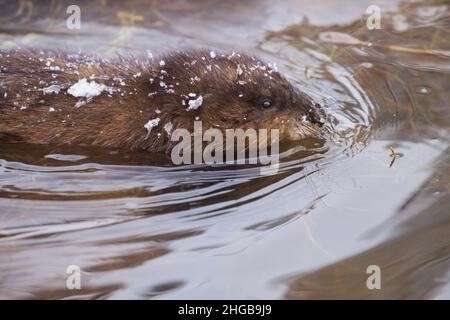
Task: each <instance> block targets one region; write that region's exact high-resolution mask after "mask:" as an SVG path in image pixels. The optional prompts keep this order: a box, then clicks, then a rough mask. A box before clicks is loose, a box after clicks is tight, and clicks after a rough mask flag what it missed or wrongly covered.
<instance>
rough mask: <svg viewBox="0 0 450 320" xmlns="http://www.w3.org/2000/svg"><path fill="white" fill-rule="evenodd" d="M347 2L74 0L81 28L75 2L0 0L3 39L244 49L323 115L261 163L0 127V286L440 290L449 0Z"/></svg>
mask: <svg viewBox="0 0 450 320" xmlns="http://www.w3.org/2000/svg"><path fill="white" fill-rule="evenodd" d="M349 3H350V2H349ZM351 3H352V5H350V4H348V5H347V6H344V5H343V4H342V1H339V2H331V1H314V3H310V2H307V1H302V0H297V1H295V0H284V1H281V2H277V3H276V4H275V3H273V2H270V1H258V2H257V1H251V2H247V1H246V2H242V1H226V2H224V1H214V0H211V1H206V0H204V1H182V0H178V1H171V2H169V3H166V2H162V1H151V2H146V1H145V2H144V1H138V0H135V1H130V2H123V3H120V2H114V1H111V2H110V1H96V2H84V1H81V2H80V7H81V10H82V19H83V20H82V28H81V30H79V31H77V30H75V31H73V30H68V29H66V28H65V20H64V19H65V17H66V14H65V9H66V7H67V5H68V4H69V3H68V2H67V1H66V2H64V1H51V2H48V4H46V5H43V4H39V5H38V4H36V3H32V2H30V1H21V2H14V1H1V0H0V8H1V10H0V20H1V25H0V30H1V33H0V47H1V48H2V49H7V48H14V47H16V46H31V47H38V48H47V49H48V48H52V49H54V48H60V49H63V50H83V51H86V52H94V53H96V54H99V55H114V54H115V52H116V51H119V52H121V53H127V54H128V53H132V54H135V55H137V56H139V55H141V54H147V50H150V51H152V52H154V53H158V52H164V51H167V50H170V49H173V48H180V47H181V48H183V47H205V46H209V47H215V48H219V49H220V48H222V49H227V50H232V49H234V50H243V51H251V52H255V53H256V54H258V55H260V56H261V57H263V58H264V59H266V60H268V61H274V62H277V64H278V65H279V66H280V69H281V71H282V72H283V73H285V74H286V76H287V77H288V78H289V79H290V80H291V81H293V82H294V83H296V85H298V86H299V87H301V88H302V89H303V90H305V91H306V92H308V93H309V94H310V95H311V96H313V97H314V98H315V100H316V101H318V102H320V103H321V104H322V105H324V107H325V108H326V112H327V114H328V122H327V124H326V126H325V129H324V140H317V141H313V140H310V141H305V142H303V144H302V145H300V146H293V147H292V148H290V149H289V150H287V151H286V152H284V153H283V155H282V161H281V165H280V166H281V167H280V171H279V172H278V173H277V174H276V175H271V176H261V175H260V174H259V173H260V171H259V168H257V167H251V166H241V167H235V166H214V167H207V166H183V167H173V166H170V165H167V163H166V162H165V161H164V159H162V158H160V157H158V156H157V155H154V154H147V153H142V152H128V151H123V150H105V149H102V150H99V149H95V148H81V147H80V148H73V147H69V148H67V147H66V148H55V147H52V146H30V145H23V144H6V143H2V144H1V145H0V147H1V148H0V221H1V224H0V297H2V298H138V299H149V298H158V299H164V298H242V299H245V298H290V299H292V298H293V299H305V298H430V297H432V298H450V285H449V281H448V279H449V276H450V275H449V274H448V270H449V264H448V260H449V259H448V257H449V253H450V238H449V236H448V234H450V216H449V210H448V209H449V207H450V197H449V192H450V187H449V181H450V176H449V175H448V172H449V169H450V162H449V156H450V154H449V148H448V145H449V139H448V137H449V127H450V126H449V125H450V109H449V105H448V101H449V98H450V94H449V92H450V81H449V80H450V78H449V71H450V63H449V59H450V58H449V55H448V52H449V51H450V42H449V34H450V28H449V26H450V14H449V10H450V7H449V5H448V4H447V3H446V2H445V1H418V2H414V3H407V2H395V1H386V2H384V1H378V2H377V3H376V4H377V5H379V6H380V8H381V9H382V25H383V28H382V29H381V30H373V31H369V30H367V28H366V27H365V17H366V16H365V15H364V12H365V9H366V8H367V6H369V5H370V4H374V3H373V1H367V3H364V1H361V2H359V3H358V4H357V5H356V4H353V2H351ZM70 4H71V3H70ZM343 8H346V9H345V10H344V9H343ZM393 154H396V156H395V159H393V158H392V156H393ZM392 160H394V161H393V163H392ZM71 264H75V265H79V266H80V267H81V269H82V289H81V290H67V289H66V287H65V285H66V276H67V275H66V273H65V272H66V268H67V266H69V265H71ZM369 265H377V266H379V267H380V268H381V275H382V289H381V290H368V289H367V287H366V279H367V277H368V274H367V273H366V269H367V267H368V266H369ZM242 283H246V285H245V286H242Z"/></svg>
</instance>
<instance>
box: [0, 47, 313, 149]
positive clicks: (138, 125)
mask: <svg viewBox="0 0 450 320" xmlns="http://www.w3.org/2000/svg"><path fill="white" fill-rule="evenodd" d="M0 54H1V55H0V140H1V141H23V142H27V143H33V144H56V145H71V144H72V145H96V146H104V147H118V148H128V149H143V150H148V151H153V152H168V151H170V150H171V148H172V147H173V146H174V145H175V144H176V143H177V142H171V141H170V137H169V135H168V134H167V133H166V132H165V130H164V129H163V127H164V124H165V123H167V122H169V121H170V122H171V123H172V125H173V130H174V129H177V128H185V129H188V130H189V131H190V132H192V130H193V122H194V119H196V118H197V117H198V118H199V119H200V120H202V122H203V127H204V128H205V129H207V128H211V127H212V128H219V129H220V130H225V129H233V128H242V129H244V130H245V129H247V128H255V129H261V128H265V129H279V130H280V135H281V139H292V138H293V137H292V132H293V131H292V128H293V126H296V127H297V128H298V127H299V126H300V127H301V126H304V127H305V128H304V129H305V130H298V131H299V132H300V133H301V132H314V130H316V131H317V128H318V127H320V120H319V118H320V117H321V113H320V110H319V107H318V106H317V105H315V104H314V103H313V102H312V100H311V99H310V98H309V97H308V96H307V95H306V94H304V93H301V92H299V91H298V90H296V89H294V88H293V87H292V85H291V84H290V83H289V82H288V81H287V80H285V79H284V78H283V77H282V76H281V75H280V74H279V73H278V72H277V71H274V70H273V69H269V67H267V65H266V64H264V63H263V62H261V61H259V60H257V59H255V58H253V57H250V56H247V55H240V54H221V53H217V56H216V57H214V58H212V57H211V56H210V52H209V51H190V52H177V53H174V54H171V55H167V56H163V57H161V58H158V59H154V60H153V59H143V60H142V59H141V60H137V59H134V58H123V57H118V59H116V60H114V61H109V60H105V59H99V58H95V57H85V56H82V55H71V54H65V53H54V52H52V53H43V52H33V51H26V50H22V51H3V52H0ZM49 57H50V58H51V59H54V61H51V63H50V67H49V66H47V65H46V63H47V58H49ZM160 60H163V61H165V65H164V66H161V65H160V64H159V62H160ZM238 65H239V68H243V69H244V68H249V67H251V66H255V65H258V66H260V67H257V68H256V69H255V70H253V71H252V72H244V73H243V74H241V75H239V73H238V72H237V69H238ZM55 67H56V68H59V69H60V70H55ZM265 68H266V69H265ZM161 70H164V71H165V72H166V73H165V74H164V73H162V71H161ZM269 70H270V74H269V76H268V71H269ZM139 73H140V76H137V75H138V74H139ZM92 75H94V79H93V80H94V81H96V82H97V83H103V84H105V85H107V86H110V87H114V88H115V89H119V88H120V90H121V91H120V92H118V91H115V92H114V93H113V94H108V93H107V92H102V94H101V95H99V96H96V97H94V98H93V99H92V100H91V101H90V102H88V103H87V104H86V105H83V106H81V107H75V104H76V103H77V102H78V101H79V100H80V98H77V97H74V96H72V95H70V94H68V93H67V90H68V88H69V87H70V86H71V85H73V84H74V83H76V82H78V80H79V79H83V78H86V79H88V80H89V81H91V80H90V77H91V76H92ZM104 76H108V77H109V79H108V80H104V79H97V78H95V77H104ZM114 77H120V78H122V79H123V81H124V83H125V85H121V84H120V81H119V80H113V78H114ZM160 77H162V79H161V78H160ZM195 77H198V78H199V79H200V81H196V80H195V79H196V78H195ZM150 78H152V79H154V81H153V83H150V80H149V79H150ZM192 79H194V81H193V80H192ZM160 81H163V82H164V83H165V84H166V85H167V86H168V87H166V88H163V87H161V85H160ZM240 81H241V82H240ZM242 81H244V82H245V84H244V85H243V84H242ZM52 84H58V85H60V86H61V87H62V89H61V91H60V92H59V93H47V94H44V92H43V90H42V89H43V88H45V87H49V86H50V85H52ZM177 84H178V85H177ZM169 86H173V88H169ZM167 89H173V90H175V93H169V92H168V91H167ZM5 93H6V94H7V95H6V97H5ZM122 93H123V94H122ZM150 93H154V94H153V95H151V96H150V97H149V94H150ZM188 93H196V94H197V97H198V95H202V96H203V104H202V106H201V107H200V108H198V109H197V110H191V111H187V110H186V108H187V103H188V99H187V98H186V97H185V96H187V95H188ZM240 95H242V96H240ZM264 97H270V98H271V99H272V100H273V101H274V104H275V106H274V107H272V108H271V109H269V110H264V109H262V108H261V106H260V103H261V99H262V98H264ZM191 99H192V98H191ZM182 100H185V103H186V105H185V106H182ZM49 108H53V109H55V111H54V112H49ZM157 109H159V110H160V111H161V113H159V114H158V113H156V110H157ZM304 116H306V117H307V119H308V123H306V124H305V123H302V122H300V121H299V119H300V118H301V117H304ZM156 117H159V118H160V124H159V125H158V126H157V127H155V128H153V129H152V130H151V133H150V134H148V132H147V129H145V128H144V125H145V124H146V123H147V122H148V121H149V120H150V119H154V118H156ZM294 138H295V137H294ZM299 138H301V134H300V136H299Z"/></svg>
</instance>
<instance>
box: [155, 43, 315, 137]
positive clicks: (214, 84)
mask: <svg viewBox="0 0 450 320" xmlns="http://www.w3.org/2000/svg"><path fill="white" fill-rule="evenodd" d="M159 65H160V69H159V70H158V71H157V72H156V74H155V75H154V76H155V79H156V80H154V81H156V82H157V83H156V84H154V86H155V88H156V89H157V91H155V95H158V93H159V92H161V91H162V92H163V96H164V97H165V99H167V102H166V103H165V105H167V106H168V105H176V106H177V107H176V108H175V109H173V110H172V111H171V119H170V121H171V123H173V124H174V125H175V127H184V128H186V127H191V125H187V124H186V119H189V121H190V122H191V123H192V122H193V121H194V120H201V121H202V123H203V127H204V128H205V127H206V128H219V129H221V130H225V129H237V128H241V129H244V130H246V129H248V128H254V129H267V130H269V132H270V130H271V129H278V130H279V134H280V140H281V141H283V140H299V139H302V138H305V137H307V136H313V135H317V134H318V132H319V128H320V127H321V126H322V124H323V121H324V120H323V112H322V110H321V108H320V107H319V105H318V104H315V103H314V102H313V101H312V99H311V98H310V97H309V96H308V95H306V94H305V93H302V92H300V91H299V90H298V89H296V88H294V87H293V86H292V84H291V83H290V82H289V81H287V80H286V79H285V78H284V77H283V76H282V75H281V74H280V73H279V72H278V71H277V69H276V66H275V65H272V64H265V63H263V62H262V61H260V60H258V59H256V58H254V57H251V56H248V55H243V54H237V53H232V54H222V53H215V52H213V51H201V52H193V53H179V54H174V55H171V56H166V57H165V58H164V59H163V60H161V61H159ZM161 75H162V76H161ZM167 93H170V94H167ZM183 122H184V123H183Z"/></svg>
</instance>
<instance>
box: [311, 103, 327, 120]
mask: <svg viewBox="0 0 450 320" xmlns="http://www.w3.org/2000/svg"><path fill="white" fill-rule="evenodd" d="M309 118H310V121H311V122H312V123H315V124H317V125H319V126H323V124H324V123H325V118H326V114H325V111H324V109H323V107H322V106H321V105H320V104H318V103H315V104H314V106H313V107H311V108H310V110H309Z"/></svg>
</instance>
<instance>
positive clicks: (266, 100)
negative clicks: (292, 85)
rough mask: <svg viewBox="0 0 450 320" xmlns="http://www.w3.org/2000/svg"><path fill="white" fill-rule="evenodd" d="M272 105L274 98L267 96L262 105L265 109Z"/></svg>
mask: <svg viewBox="0 0 450 320" xmlns="http://www.w3.org/2000/svg"><path fill="white" fill-rule="evenodd" d="M271 106H272V100H270V99H267V98H266V99H264V100H263V101H262V107H263V108H264V109H267V108H270V107H271Z"/></svg>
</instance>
